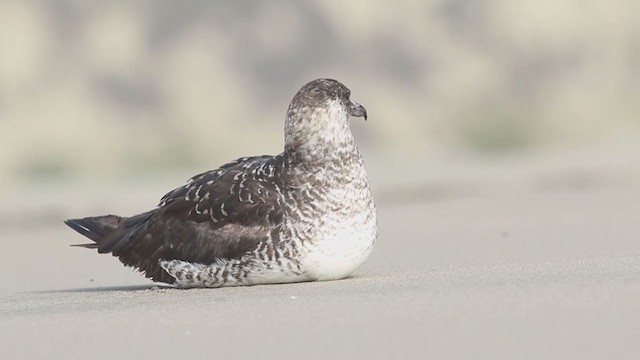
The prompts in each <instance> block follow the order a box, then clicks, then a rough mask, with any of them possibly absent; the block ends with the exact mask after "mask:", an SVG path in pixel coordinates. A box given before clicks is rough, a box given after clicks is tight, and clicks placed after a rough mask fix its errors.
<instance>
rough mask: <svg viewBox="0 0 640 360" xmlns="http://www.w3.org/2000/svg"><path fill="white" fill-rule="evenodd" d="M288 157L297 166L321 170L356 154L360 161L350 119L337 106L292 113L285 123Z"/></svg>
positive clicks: (288, 115)
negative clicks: (324, 166)
mask: <svg viewBox="0 0 640 360" xmlns="http://www.w3.org/2000/svg"><path fill="white" fill-rule="evenodd" d="M285 153H288V154H290V157H291V158H292V160H293V161H294V162H303V163H306V164H307V165H318V166H323V164H325V163H326V162H335V161H336V160H338V161H339V160H342V158H345V160H348V159H347V158H351V157H353V156H354V155H355V154H357V156H358V157H359V152H358V149H357V147H356V143H355V140H354V138H353V134H352V133H351V129H350V128H349V115H348V114H346V113H345V112H344V109H343V108H341V107H337V106H330V107H328V108H327V109H314V110H307V111H305V112H295V111H291V109H290V110H289V112H288V114H287V118H286V120H285Z"/></svg>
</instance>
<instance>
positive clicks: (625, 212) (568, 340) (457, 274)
mask: <svg viewBox="0 0 640 360" xmlns="http://www.w3.org/2000/svg"><path fill="white" fill-rule="evenodd" d="M636 143H637V142H629V143H626V144H608V145H603V146H594V147H591V148H589V149H580V150H576V151H566V152H563V153H562V155H554V154H539V155H536V156H522V157H513V158H501V159H496V160H491V161H487V160H484V161H478V160H473V159H467V160H456V161H436V160H434V161H426V162H425V163H424V169H422V170H418V171H416V172H415V174H413V175H411V174H409V176H397V175H393V174H394V172H390V171H389V169H388V168H389V167H391V168H392V169H393V170H394V171H399V172H400V173H403V174H404V175H407V174H408V170H407V169H408V168H409V167H407V166H406V165H407V164H403V163H402V162H398V161H393V159H383V158H375V157H374V158H370V159H368V164H369V168H370V170H369V171H370V175H371V177H372V179H374V180H373V182H374V186H375V193H376V195H377V197H378V199H379V218H380V238H379V241H378V244H377V246H376V250H375V252H374V253H373V255H372V256H371V258H370V260H369V261H368V262H367V263H366V264H365V265H364V266H363V267H362V268H361V269H359V270H358V271H357V273H356V274H355V275H354V276H353V277H352V278H349V279H345V280H341V281H334V282H324V283H304V284H293V285H272V286H254V287H244V288H223V289H196V290H178V289H172V288H166V287H162V286H160V287H158V286H157V285H155V284H152V283H150V282H149V281H147V280H146V279H144V278H143V277H142V276H140V275H139V274H136V273H134V272H132V271H131V270H130V269H126V268H124V267H122V266H121V265H120V263H119V262H118V261H117V260H116V259H114V258H112V257H110V256H99V255H97V254H95V253H93V252H92V251H89V250H84V249H78V248H72V247H69V246H67V245H68V244H71V243H74V242H76V243H77V242H81V241H82V240H81V238H80V237H79V236H78V235H76V234H75V233H73V232H72V231H71V230H69V229H67V228H65V226H64V225H62V224H61V223H60V220H61V219H62V218H64V217H67V216H77V215H89V214H91V215H95V214H98V213H104V212H110V211H113V212H119V213H122V214H127V213H133V212H136V211H142V210H144V209H145V208H146V207H149V206H151V205H152V204H154V203H155V202H156V201H157V199H158V198H159V197H160V196H161V195H162V194H163V193H164V192H163V191H165V190H168V189H169V188H170V187H172V186H174V185H178V184H179V182H180V181H181V180H183V179H184V178H185V176H184V174H181V175H178V176H176V177H175V178H174V177H167V178H162V179H155V180H154V181H152V182H144V183H142V182H139V183H136V182H133V183H130V184H129V183H127V184H126V186H124V185H123V184H100V183H98V184H95V183H91V184H86V183H84V182H82V183H81V184H78V185H77V186H62V185H60V186H58V185H56V186H49V185H43V186H33V185H29V186H28V185H24V187H20V188H17V189H14V190H12V191H7V189H5V193H4V196H3V198H4V202H3V204H2V207H0V215H1V223H0V225H1V226H2V230H0V236H1V241H0V254H1V255H2V261H1V263H0V270H1V274H2V286H1V288H0V359H30V358H60V359H63V358H64V359H87V358H91V359H93V358H96V359H115V358H119V359H129V358H169V357H174V358H175V357H177V356H189V357H190V358H204V357H206V358H222V357H223V356H234V358H249V357H252V358H263V359H264V358H266V359H270V358H274V359H275V358H278V359H330V358H348V359H355V358H374V359H378V358H380V359H384V358H396V359H402V358H408V357H411V358H428V357H427V356H431V357H432V358H485V359H541V358H545V359H546V358H562V359H572V358H582V359H584V358H593V359H604V358H608V359H623V358H627V359H638V358H640V341H639V340H638V339H639V336H640V160H639V159H638V157H639V156H640V147H639V146H637V145H634V144H636ZM29 216H32V217H33V219H35V220H34V221H30V220H29Z"/></svg>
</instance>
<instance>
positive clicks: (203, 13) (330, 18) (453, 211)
mask: <svg viewBox="0 0 640 360" xmlns="http://www.w3.org/2000/svg"><path fill="white" fill-rule="evenodd" d="M318 77H331V78H336V79H338V80H340V81H342V82H344V83H345V84H346V85H347V86H348V87H349V88H350V89H351V90H352V94H353V96H352V97H353V99H354V100H356V101H358V102H361V103H363V104H364V105H365V106H366V108H367V110H368V113H369V121H367V122H363V121H362V120H361V119H354V120H353V121H352V129H353V131H354V134H355V136H356V138H357V141H358V144H359V145H360V147H361V150H362V153H363V155H364V157H365V160H366V164H367V168H368V170H369V174H370V177H371V181H372V185H373V189H374V194H375V197H376V199H377V203H378V208H379V218H380V238H379V240H378V244H377V246H376V251H375V252H374V253H373V255H372V256H371V259H370V260H369V262H368V263H367V264H365V266H364V267H363V268H362V269H361V270H359V271H358V273H357V274H356V277H355V278H353V279H348V280H345V281H340V282H331V283H313V284H299V285H287V286H272V287H264V286H263V287H252V288H239V289H217V290H192V291H177V290H172V289H155V288H151V287H150V285H151V284H150V283H149V282H148V281H146V280H145V279H144V278H143V277H141V276H140V275H138V274H135V273H133V272H131V270H129V269H126V268H124V267H122V266H121V265H120V264H119V263H118V262H117V261H116V259H113V258H111V257H109V256H98V255H97V254H95V253H92V252H90V251H86V250H81V249H76V248H70V247H68V246H67V245H69V244H72V243H78V242H82V241H83V240H82V239H81V238H80V236H79V235H77V234H75V233H73V232H72V231H71V230H69V229H66V228H65V227H64V225H63V224H62V220H63V219H65V218H67V217H78V216H85V215H98V214H105V213H118V214H121V215H130V214H133V213H136V212H141V211H144V210H147V209H149V208H151V207H153V206H155V204H156V203H157V201H158V199H159V198H160V197H161V196H162V195H163V194H164V193H165V192H166V191H168V190H170V189H171V188H173V187H176V186H178V185H180V184H181V182H182V181H184V180H186V179H187V178H188V177H190V176H191V175H193V174H195V173H197V172H201V171H204V170H207V169H211V168H215V167H217V166H218V165H220V164H222V163H224V162H225V161H228V160H231V159H233V158H236V157H240V156H245V155H258V154H275V153H278V152H280V151H281V148H282V126H283V116H284V112H285V110H286V108H287V105H288V103H289V101H290V99H291V97H292V96H293V94H295V92H296V91H297V90H298V89H299V88H300V87H301V86H302V85H303V84H304V83H306V82H308V81H310V80H313V79H315V78H318ZM639 98H640V3H639V2H637V1H633V0H628V1H625V0H612V1H597V0H562V1H552V0H518V1H507V0H486V1H473V0H440V1H433V0H430V1H394V2H373V1H313V2H312V1H270V2H266V1H242V2H221V1H204V0H203V1H169V0H162V1H144V2H142V1H80V0H76V1H74V0H68V1H61V0H58V1H46V0H40V1H37V0H33V1H17V0H16V1H12V0H1V1H0V198H2V201H1V202H0V255H1V256H2V258H3V260H2V262H1V263H0V273H1V274H2V275H3V280H2V282H0V359H5V358H6V359H14V358H36V357H42V358H44V357H46V358H78V359H80V358H88V357H89V358H115V357H124V358H133V357H136V358H140V357H142V358H144V357H160V358H162V357H163V356H171V355H173V356H174V357H175V356H177V355H180V356H184V355H185V354H188V355H193V356H196V357H197V356H207V357H209V358H211V357H215V356H214V355H215V354H219V355H221V356H222V355H225V354H226V356H236V355H238V353H241V354H245V355H247V356H252V357H256V356H260V357H263V358H264V357H266V358H270V357H274V358H275V357H278V358H321V359H325V358H337V357H343V358H364V357H370V358H389V357H400V358H402V356H404V357H414V358H419V357H422V356H425V355H433V356H434V357H435V358H455V357H462V358H469V357H476V358H496V359H497V358H509V359H512V358H519V359H523V358H533V359H539V358H565V359H566V358H629V359H637V358H640V346H639V345H638V344H639V343H638V339H637V337H638V333H640V301H638V299H640V256H639V255H640V101H639ZM283 339H285V340H286V341H285V340H283ZM247 341H249V345H247ZM283 344H284V345H283ZM251 345H254V346H251ZM212 354H213V355H212ZM272 355H273V356H272Z"/></svg>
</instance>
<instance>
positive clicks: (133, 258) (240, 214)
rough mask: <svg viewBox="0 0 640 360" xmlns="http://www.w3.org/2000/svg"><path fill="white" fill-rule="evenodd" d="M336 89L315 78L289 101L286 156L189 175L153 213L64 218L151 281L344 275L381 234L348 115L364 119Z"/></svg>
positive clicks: (249, 281) (228, 282) (247, 281)
mask: <svg viewBox="0 0 640 360" xmlns="http://www.w3.org/2000/svg"><path fill="white" fill-rule="evenodd" d="M350 94H351V92H350V91H349V89H347V87H345V86H344V85H343V84H342V83H340V82H338V81H336V80H331V79H318V80H314V81H312V82H310V83H308V84H306V85H304V86H303V87H302V88H301V89H300V91H298V93H297V94H296V95H295V96H294V97H293V100H292V101H291V104H290V105H289V109H288V110H287V113H286V119H285V145H284V151H283V152H282V153H281V154H279V155H275V156H266V155H264V156H255V157H244V158H241V159H238V160H235V161H232V162H230V163H228V164H225V165H222V166H221V167H220V168H218V169H216V170H211V171H207V172H205V173H202V174H199V175H196V176H194V177H193V178H191V179H190V180H189V181H187V183H186V184H185V185H184V186H181V187H179V188H177V189H175V190H173V191H170V192H169V193H167V194H166V195H165V196H164V197H163V198H162V199H161V200H160V204H159V205H158V206H157V207H156V208H155V209H153V210H150V211H147V212H144V213H142V214H139V215H135V216H132V217H121V216H116V215H106V216H95V217H86V218H83V219H72V220H66V221H65V223H66V224H67V225H69V226H70V227H71V228H72V229H74V230H75V231H77V232H79V233H80V234H82V235H84V236H86V237H87V238H89V239H91V240H92V241H93V243H91V244H83V245H79V246H83V247H86V248H90V249H98V252H99V253H111V254H112V255H113V256H115V257H117V258H118V259H120V261H121V262H122V263H123V264H125V265H127V266H131V267H134V268H136V269H137V270H139V271H141V272H142V273H144V275H145V276H146V277H148V278H150V279H152V280H153V281H158V282H164V283H170V284H175V285H177V286H180V287H220V286H237V285H253V284H268V283H290V282H299V281H314V280H332V279H341V278H344V277H346V276H348V275H349V274H351V273H352V272H353V271H354V270H356V269H357V268H358V267H359V266H360V265H362V264H363V263H364V262H365V260H366V259H367V257H368V256H369V254H370V253H371V250H372V249H373V245H374V242H375V240H376V237H377V232H378V230H377V216H376V208H375V205H374V202H373V197H372V194H371V188H370V187H369V180H368V178H367V174H366V172H365V168H364V162H363V160H362V156H361V155H360V152H359V151H358V148H357V147H356V143H355V140H354V138H353V135H352V134H351V130H350V128H349V118H350V116H353V117H364V118H365V120H366V118H367V111H366V110H365V108H364V107H363V106H362V105H360V104H358V103H356V102H354V101H351V100H350Z"/></svg>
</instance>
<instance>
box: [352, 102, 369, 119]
mask: <svg viewBox="0 0 640 360" xmlns="http://www.w3.org/2000/svg"><path fill="white" fill-rule="evenodd" d="M349 116H355V117H364V119H365V120H367V109H365V108H364V106H362V105H361V104H358V103H357V102H355V101H352V102H351V104H349Z"/></svg>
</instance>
